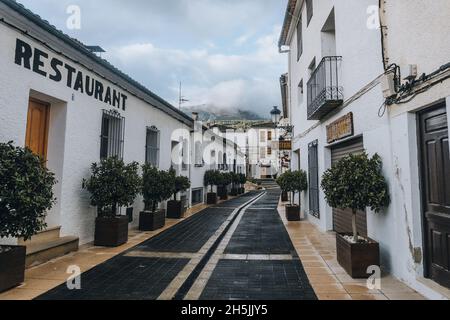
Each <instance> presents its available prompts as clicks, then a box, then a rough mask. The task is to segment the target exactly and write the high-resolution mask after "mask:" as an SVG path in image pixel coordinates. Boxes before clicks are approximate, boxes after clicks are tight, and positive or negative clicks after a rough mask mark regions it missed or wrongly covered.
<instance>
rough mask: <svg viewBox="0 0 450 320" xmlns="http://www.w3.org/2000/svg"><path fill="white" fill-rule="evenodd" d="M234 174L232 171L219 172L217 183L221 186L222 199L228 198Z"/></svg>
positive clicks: (220, 194)
mask: <svg viewBox="0 0 450 320" xmlns="http://www.w3.org/2000/svg"><path fill="white" fill-rule="evenodd" d="M231 181H232V176H231V173H230V172H223V173H219V176H218V181H217V184H218V186H219V192H218V194H219V197H220V200H228V186H229V185H230V184H231Z"/></svg>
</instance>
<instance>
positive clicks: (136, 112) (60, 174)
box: [0, 24, 190, 244]
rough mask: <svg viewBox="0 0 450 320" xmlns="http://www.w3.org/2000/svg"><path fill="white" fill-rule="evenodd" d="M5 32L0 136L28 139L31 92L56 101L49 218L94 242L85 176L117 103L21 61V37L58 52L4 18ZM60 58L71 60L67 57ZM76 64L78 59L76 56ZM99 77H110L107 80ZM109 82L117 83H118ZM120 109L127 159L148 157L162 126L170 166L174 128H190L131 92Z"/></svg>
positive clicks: (0, 41) (164, 161)
mask: <svg viewBox="0 0 450 320" xmlns="http://www.w3.org/2000/svg"><path fill="white" fill-rule="evenodd" d="M0 34H1V35H2V37H1V38H0V46H1V47H2V48H4V49H3V50H1V52H0V64H1V65H2V72H1V73H0V110H1V112H0V123H1V124H2V125H1V126H0V141H9V140H12V141H14V143H15V144H16V145H20V146H23V145H24V144H25V131H26V124H27V111H28V100H29V98H30V95H33V96H39V97H41V98H42V99H44V100H45V101H46V102H50V103H51V104H52V105H51V116H50V133H49V148H48V151H49V154H48V157H49V159H48V160H49V161H48V166H49V169H50V170H52V171H54V172H55V173H56V175H57V178H58V181H59V183H58V185H57V186H56V187H55V195H56V196H57V197H58V204H57V205H56V206H55V207H54V208H53V210H52V211H51V212H50V214H49V217H48V220H47V221H48V224H49V226H56V225H61V226H62V234H63V235H76V236H79V237H80V242H81V244H83V243H87V242H90V241H91V240H92V239H93V233H94V219H95V217H96V209H95V208H93V207H91V206H90V204H89V194H88V193H87V192H85V191H83V190H82V188H81V182H82V179H83V178H87V177H89V175H90V165H91V163H93V162H98V161H99V160H100V159H99V158H100V130H101V119H102V109H107V110H109V109H113V107H111V106H109V105H107V104H104V103H103V102H100V101H97V100H95V99H93V98H92V97H89V96H87V95H85V94H81V93H79V92H74V91H73V90H72V89H70V88H68V87H66V86H65V79H63V81H62V82H54V81H52V80H50V79H48V78H45V77H43V76H41V75H38V74H36V73H34V72H33V71H30V70H28V69H25V68H24V67H22V66H18V65H16V64H15V63H14V49H15V44H16V38H20V39H22V40H24V41H26V42H27V43H29V44H31V45H32V46H34V47H36V48H39V49H40V50H42V51H45V52H47V53H48V54H49V56H50V58H52V57H55V56H56V54H54V53H53V52H51V51H50V50H49V49H47V48H44V47H42V46H41V45H39V44H38V43H35V42H33V41H32V40H31V39H29V38H27V37H25V36H23V35H20V34H18V33H17V32H16V31H13V30H12V29H10V28H8V27H5V26H4V25H3V24H2V25H0ZM58 58H59V59H60V60H62V61H65V62H66V61H67V60H66V59H65V58H63V57H58ZM70 64H71V65H74V63H73V62H70ZM77 69H78V70H82V71H83V73H85V74H87V75H90V76H91V77H93V78H95V79H99V78H98V76H96V75H94V74H92V73H91V72H89V71H88V70H86V69H84V68H83V67H81V66H77ZM48 71H49V70H48ZM63 74H64V73H63ZM99 80H101V81H102V82H103V83H105V84H106V83H108V81H107V80H104V79H99ZM109 85H110V86H111V87H113V88H116V87H115V86H114V85H113V84H112V83H109ZM116 89H118V88H116ZM119 90H120V91H123V90H122V89H119ZM31 92H33V93H32V94H31ZM118 111H119V112H120V113H121V114H122V115H123V116H124V117H125V119H126V120H125V125H126V127H125V145H124V160H125V161H126V162H131V161H138V162H139V163H141V164H142V163H144V162H145V144H146V127H150V126H156V127H157V128H158V129H159V130H160V131H161V143H160V145H161V150H160V168H161V169H169V168H170V165H171V149H170V148H171V139H172V137H171V136H172V132H173V131H174V130H176V129H180V128H182V129H186V130H189V129H190V128H189V127H188V126H187V125H184V124H182V123H181V122H179V121H178V120H176V119H174V118H172V117H170V116H168V115H167V114H165V113H164V112H162V111H160V110H159V109H156V108H154V107H152V106H151V105H149V104H147V103H145V102H143V101H142V100H140V99H137V98H135V97H134V96H132V95H131V94H128V101H127V109H126V111H123V110H118ZM134 207H135V215H136V218H137V214H138V212H139V210H140V209H142V208H143V204H142V202H141V199H138V200H137V201H136V203H135V206H134ZM135 220H137V219H135Z"/></svg>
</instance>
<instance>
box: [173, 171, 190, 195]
mask: <svg viewBox="0 0 450 320" xmlns="http://www.w3.org/2000/svg"><path fill="white" fill-rule="evenodd" d="M170 174H171V175H172V176H173V182H174V193H173V199H174V200H177V194H178V193H179V192H182V191H186V190H187V189H189V188H190V187H191V182H190V181H189V179H188V178H187V177H184V176H178V177H177V176H176V172H175V170H173V169H170Z"/></svg>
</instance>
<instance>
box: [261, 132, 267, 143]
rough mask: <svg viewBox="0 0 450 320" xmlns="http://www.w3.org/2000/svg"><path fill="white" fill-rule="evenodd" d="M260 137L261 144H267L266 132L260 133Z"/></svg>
mask: <svg viewBox="0 0 450 320" xmlns="http://www.w3.org/2000/svg"><path fill="white" fill-rule="evenodd" d="M259 136H260V142H262V143H265V142H266V132H265V131H260V132H259Z"/></svg>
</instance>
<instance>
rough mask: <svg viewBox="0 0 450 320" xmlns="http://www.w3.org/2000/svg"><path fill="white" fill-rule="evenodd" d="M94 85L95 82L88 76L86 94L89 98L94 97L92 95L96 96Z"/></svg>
mask: <svg viewBox="0 0 450 320" xmlns="http://www.w3.org/2000/svg"><path fill="white" fill-rule="evenodd" d="M94 85H95V81H94V80H93V79H92V81H91V77H89V76H86V94H87V95H88V96H89V97H92V95H93V94H94Z"/></svg>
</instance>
